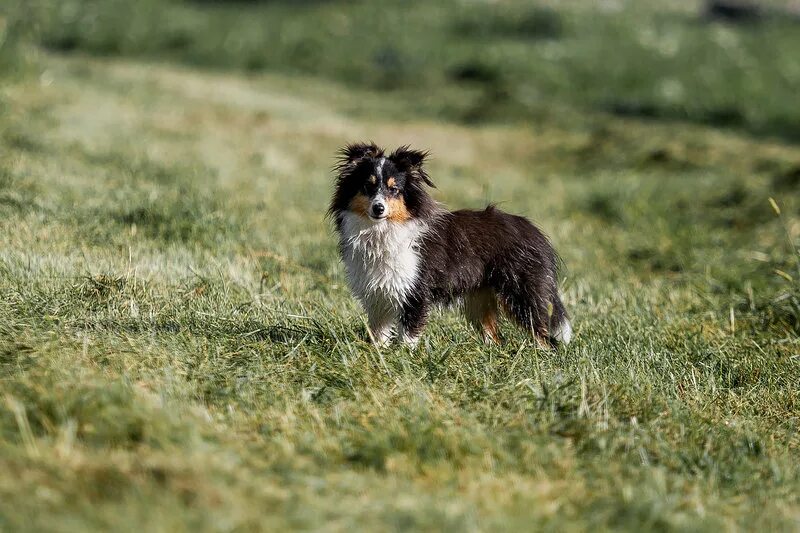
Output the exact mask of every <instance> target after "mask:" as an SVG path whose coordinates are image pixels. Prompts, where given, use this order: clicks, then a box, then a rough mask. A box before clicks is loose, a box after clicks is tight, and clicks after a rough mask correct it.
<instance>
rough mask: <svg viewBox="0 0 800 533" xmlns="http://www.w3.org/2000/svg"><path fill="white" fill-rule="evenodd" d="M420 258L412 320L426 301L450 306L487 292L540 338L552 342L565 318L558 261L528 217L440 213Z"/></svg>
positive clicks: (494, 212) (484, 212) (489, 210)
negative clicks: (483, 290) (482, 290)
mask: <svg viewBox="0 0 800 533" xmlns="http://www.w3.org/2000/svg"><path fill="white" fill-rule="evenodd" d="M420 254H421V269H420V274H419V278H418V284H417V286H416V287H415V290H414V293H413V298H412V299H413V300H415V301H413V302H410V305H409V313H410V314H411V315H414V314H417V315H418V314H419V311H416V313H415V311H414V309H420V308H423V309H424V308H425V307H426V306H425V305H424V303H423V302H428V301H430V302H441V303H449V302H450V301H452V300H453V299H456V298H460V297H463V296H465V295H467V294H469V293H470V292H472V291H475V290H476V289H479V288H485V287H489V288H491V289H493V290H494V292H495V293H496V294H497V296H498V299H499V300H500V302H501V303H502V304H503V305H504V307H505V309H506V311H507V312H508V313H509V315H511V317H513V318H514V319H515V320H516V321H517V323H519V324H520V326H522V327H523V328H525V329H527V330H528V331H530V332H532V333H535V334H536V335H538V336H541V337H543V338H548V337H549V332H550V331H552V330H553V328H554V327H557V326H558V325H560V324H561V323H562V321H563V320H564V319H565V318H566V311H565V310H564V306H563V304H562V303H561V298H560V297H559V294H558V266H559V259H558V256H557V255H556V253H555V250H553V247H552V246H551V244H550V242H549V240H548V239H547V237H546V236H545V235H544V234H543V233H542V232H541V231H540V230H539V229H538V228H537V227H536V226H534V225H533V224H531V223H530V222H529V221H528V220H527V219H526V218H524V217H521V216H516V215H510V214H508V213H505V212H503V211H501V210H499V209H497V208H495V207H494V206H492V205H490V206H488V207H487V208H486V209H484V210H482V211H472V210H459V211H453V212H447V211H444V212H440V213H439V214H438V215H437V216H436V217H434V219H433V220H431V222H430V230H429V231H428V232H427V233H426V234H425V235H424V237H423V238H422V243H421V246H420ZM420 304H422V305H420ZM411 322H412V323H411V324H409V326H413V320H411ZM550 340H551V342H552V341H553V340H552V339H550Z"/></svg>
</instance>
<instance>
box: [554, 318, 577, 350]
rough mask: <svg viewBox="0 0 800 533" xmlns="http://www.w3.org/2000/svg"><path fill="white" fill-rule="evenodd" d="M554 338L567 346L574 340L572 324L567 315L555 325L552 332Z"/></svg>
mask: <svg viewBox="0 0 800 533" xmlns="http://www.w3.org/2000/svg"><path fill="white" fill-rule="evenodd" d="M551 335H552V338H553V339H554V340H555V341H556V342H558V343H559V344H564V345H565V346H566V345H567V344H569V341H571V340H572V324H571V323H570V321H569V318H567V317H566V316H565V317H564V318H562V319H561V322H560V323H559V324H558V325H557V326H556V327H555V331H553V332H552V334H551Z"/></svg>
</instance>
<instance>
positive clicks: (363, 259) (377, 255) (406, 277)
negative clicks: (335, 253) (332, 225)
mask: <svg viewBox="0 0 800 533" xmlns="http://www.w3.org/2000/svg"><path fill="white" fill-rule="evenodd" d="M341 216H342V219H341V220H342V224H341V232H342V260H343V261H344V266H345V270H346V271H347V281H348V283H349V284H350V289H351V290H352V291H353V293H354V295H355V296H356V298H358V299H359V300H360V301H361V303H362V304H363V305H364V307H365V308H366V309H367V311H370V310H376V311H377V310H380V311H383V312H392V313H397V312H398V311H399V310H400V309H401V307H402V306H403V304H404V303H405V301H406V299H407V298H408V295H409V293H410V292H411V290H412V289H413V287H414V283H415V282H416V279H417V275H418V272H419V241H420V237H421V236H422V235H423V233H424V232H425V230H426V229H427V228H426V225H425V224H424V223H422V222H419V221H415V220H411V221H408V222H403V223H397V222H388V221H386V220H383V221H379V222H374V221H372V220H369V219H366V218H364V217H361V216H358V215H356V214H354V213H344V214H342V215H341Z"/></svg>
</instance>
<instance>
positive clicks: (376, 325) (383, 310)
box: [367, 305, 397, 346]
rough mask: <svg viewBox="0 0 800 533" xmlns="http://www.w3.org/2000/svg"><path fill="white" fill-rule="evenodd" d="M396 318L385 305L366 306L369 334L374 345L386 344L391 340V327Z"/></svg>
mask: <svg viewBox="0 0 800 533" xmlns="http://www.w3.org/2000/svg"><path fill="white" fill-rule="evenodd" d="M396 320H397V318H396V315H395V313H393V312H392V311H391V310H389V309H388V308H387V307H385V306H382V305H368V306H367V322H368V325H369V336H370V339H371V340H372V342H373V343H374V344H375V345H376V346H386V345H387V344H388V343H389V341H391V340H392V329H393V327H394V323H395V321H396Z"/></svg>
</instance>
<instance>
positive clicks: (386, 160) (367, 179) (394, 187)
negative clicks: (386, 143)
mask: <svg viewBox="0 0 800 533" xmlns="http://www.w3.org/2000/svg"><path fill="white" fill-rule="evenodd" d="M427 155H428V154H427V152H421V151H419V150H412V149H410V148H409V147H408V146H402V147H400V148H398V149H397V150H395V151H394V152H392V153H391V154H390V155H388V156H387V155H385V153H384V150H383V148H380V147H378V146H376V145H375V144H374V143H359V144H351V145H348V146H346V147H344V148H343V149H342V150H341V151H340V156H341V157H340V160H339V164H338V165H337V166H336V172H337V179H336V190H335V192H334V195H333V200H332V201H331V206H330V214H331V215H333V216H334V217H335V218H336V219H337V220H339V219H340V218H341V215H343V214H344V213H346V212H351V213H354V214H356V215H358V216H361V217H364V218H366V219H369V220H372V221H374V222H376V223H379V222H382V221H388V222H396V223H402V222H407V221H408V220H411V219H412V218H419V217H423V216H426V214H428V213H429V212H430V210H431V208H432V206H433V205H434V203H433V200H432V199H431V197H430V196H429V195H428V193H427V191H426V190H425V185H428V186H430V187H434V185H433V182H432V181H431V179H430V177H428V174H427V173H426V172H425V169H424V168H423V163H424V161H425V158H426V157H427Z"/></svg>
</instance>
